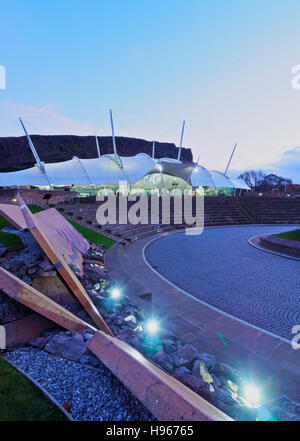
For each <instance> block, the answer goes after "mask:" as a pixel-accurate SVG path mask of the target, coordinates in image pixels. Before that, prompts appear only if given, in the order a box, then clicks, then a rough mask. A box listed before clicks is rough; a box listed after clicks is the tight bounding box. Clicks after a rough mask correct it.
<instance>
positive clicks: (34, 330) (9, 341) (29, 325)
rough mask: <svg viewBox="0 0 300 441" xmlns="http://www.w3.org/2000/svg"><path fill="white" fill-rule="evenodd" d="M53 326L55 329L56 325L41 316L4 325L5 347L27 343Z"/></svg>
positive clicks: (36, 315)
mask: <svg viewBox="0 0 300 441" xmlns="http://www.w3.org/2000/svg"><path fill="white" fill-rule="evenodd" d="M51 326H52V327H53V326H54V323H53V322H51V321H50V320H48V319H46V318H45V317H43V316H41V315H39V314H30V315H28V316H27V317H24V318H22V319H20V320H15V321H14V322H10V323H6V324H5V325H3V327H4V329H5V347H6V348H7V347H9V346H12V345H18V344H20V343H27V342H28V341H29V340H31V339H33V338H35V337H38V336H39V335H40V334H41V333H42V332H43V331H45V329H47V328H50V327H51ZM3 349H4V348H3Z"/></svg>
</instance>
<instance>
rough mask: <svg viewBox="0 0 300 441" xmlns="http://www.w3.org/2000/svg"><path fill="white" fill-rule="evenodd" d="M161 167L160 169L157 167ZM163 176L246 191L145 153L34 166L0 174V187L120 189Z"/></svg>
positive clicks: (220, 176) (188, 166) (219, 177)
mask: <svg viewBox="0 0 300 441" xmlns="http://www.w3.org/2000/svg"><path fill="white" fill-rule="evenodd" d="M159 165H160V167H159ZM160 171H161V172H162V173H166V174H170V175H172V176H177V177H180V178H182V179H184V180H185V181H187V182H189V183H190V184H191V185H192V186H193V187H199V186H207V187H216V188H218V187H229V188H242V189H247V190H248V189H249V187H248V186H247V185H246V183H245V182H244V181H241V180H237V179H230V178H228V177H227V176H225V175H224V174H223V173H221V172H216V171H209V170H207V169H206V168H205V167H202V166H201V165H197V164H193V163H189V164H183V163H181V162H180V161H178V160H174V159H173V160H172V159H170V158H163V159H160V160H157V159H154V158H151V157H150V156H149V155H147V154H145V153H139V154H137V155H135V156H126V157H120V156H118V155H114V154H111V155H102V156H101V157H100V158H93V159H79V158H77V157H74V158H73V159H71V160H69V161H63V162H56V163H52V164H44V171H43V170H41V169H40V168H39V167H38V166H37V165H35V166H34V167H31V168H28V169H26V170H20V171H15V172H5V173H0V186H1V187H11V186H23V185H33V186H49V185H53V186H56V185H72V184H73V185H84V186H90V185H119V183H120V181H127V182H128V183H129V184H134V183H136V182H137V181H139V180H140V179H142V178H143V177H144V176H146V175H147V174H148V173H159V172H160Z"/></svg>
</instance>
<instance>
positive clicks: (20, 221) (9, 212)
mask: <svg viewBox="0 0 300 441" xmlns="http://www.w3.org/2000/svg"><path fill="white" fill-rule="evenodd" d="M0 215H1V216H3V217H4V218H5V219H7V220H8V222H10V223H11V224H12V225H13V226H14V227H15V228H17V229H18V230H25V228H27V225H26V222H25V219H24V216H23V215H22V212H21V210H20V207H19V206H18V205H11V204H0Z"/></svg>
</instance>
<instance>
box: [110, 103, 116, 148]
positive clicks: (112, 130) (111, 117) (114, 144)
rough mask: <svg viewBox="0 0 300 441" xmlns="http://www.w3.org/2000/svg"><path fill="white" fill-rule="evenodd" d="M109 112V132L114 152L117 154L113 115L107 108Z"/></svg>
mask: <svg viewBox="0 0 300 441" xmlns="http://www.w3.org/2000/svg"><path fill="white" fill-rule="evenodd" d="M109 113H110V125H111V133H112V140H113V148H114V154H115V155H117V147H116V140H115V131H114V122H113V116H112V111H111V109H110V110H109Z"/></svg>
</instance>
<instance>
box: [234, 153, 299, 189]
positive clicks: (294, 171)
mask: <svg viewBox="0 0 300 441" xmlns="http://www.w3.org/2000/svg"><path fill="white" fill-rule="evenodd" d="M251 169H253V170H258V169H259V170H262V171H263V172H265V173H267V174H269V173H274V174H276V175H278V176H282V177H284V178H287V179H291V180H292V181H293V183H294V184H300V147H294V148H293V149H289V150H286V151H285V152H283V154H282V155H281V156H280V157H279V159H278V160H277V161H274V162H273V163H271V164H262V165H261V166H260V167H259V166H252V167H251V166H250V167H247V170H251ZM244 171H245V169H240V170H231V172H230V173H229V175H230V176H232V177H236V176H238V175H239V174H241V173H243V172H244Z"/></svg>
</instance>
